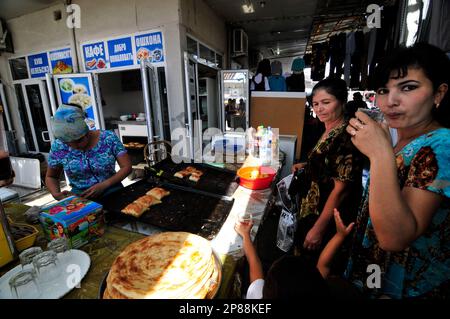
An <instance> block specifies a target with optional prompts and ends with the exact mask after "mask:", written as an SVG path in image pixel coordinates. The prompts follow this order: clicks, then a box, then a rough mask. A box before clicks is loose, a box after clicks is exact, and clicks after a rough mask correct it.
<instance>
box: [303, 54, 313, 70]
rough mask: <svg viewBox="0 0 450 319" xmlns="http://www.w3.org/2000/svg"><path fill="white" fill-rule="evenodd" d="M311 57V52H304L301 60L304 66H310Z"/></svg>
mask: <svg viewBox="0 0 450 319" xmlns="http://www.w3.org/2000/svg"><path fill="white" fill-rule="evenodd" d="M311 58H312V55H311V53H308V54H305V55H304V56H303V61H305V68H309V67H311Z"/></svg>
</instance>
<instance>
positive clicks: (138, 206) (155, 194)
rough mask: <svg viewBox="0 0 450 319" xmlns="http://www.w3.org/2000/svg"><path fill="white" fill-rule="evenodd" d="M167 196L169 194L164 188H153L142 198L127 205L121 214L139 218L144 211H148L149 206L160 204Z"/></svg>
mask: <svg viewBox="0 0 450 319" xmlns="http://www.w3.org/2000/svg"><path fill="white" fill-rule="evenodd" d="M169 194H170V192H169V191H167V190H165V189H164V188H161V187H154V188H152V189H151V190H149V191H148V192H147V193H146V194H145V195H144V196H141V197H139V198H138V199H136V200H135V201H134V202H132V203H130V204H128V205H127V206H126V207H125V208H124V209H122V210H121V212H122V213H124V214H127V215H131V216H134V217H141V215H142V214H143V213H144V212H145V211H146V210H148V209H150V206H153V205H156V204H160V203H161V199H162V198H163V197H165V196H167V195H169Z"/></svg>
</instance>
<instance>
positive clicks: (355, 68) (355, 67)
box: [350, 31, 365, 89]
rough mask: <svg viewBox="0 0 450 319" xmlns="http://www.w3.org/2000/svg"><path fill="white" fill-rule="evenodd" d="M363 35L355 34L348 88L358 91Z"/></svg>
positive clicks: (360, 33) (358, 32)
mask: <svg viewBox="0 0 450 319" xmlns="http://www.w3.org/2000/svg"><path fill="white" fill-rule="evenodd" d="M364 54H365V53H364V33H363V32H362V31H357V32H355V51H353V54H352V58H351V63H352V64H351V67H350V87H351V88H355V89H359V86H360V84H361V70H362V67H363V66H362V62H363V61H362V59H363V55H364Z"/></svg>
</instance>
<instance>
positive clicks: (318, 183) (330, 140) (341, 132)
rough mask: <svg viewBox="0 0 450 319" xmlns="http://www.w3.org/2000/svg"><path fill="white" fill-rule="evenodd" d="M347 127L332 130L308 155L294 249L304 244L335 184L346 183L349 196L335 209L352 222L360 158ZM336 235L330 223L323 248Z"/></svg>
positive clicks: (359, 188) (357, 197) (358, 188)
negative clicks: (335, 182)
mask: <svg viewBox="0 0 450 319" xmlns="http://www.w3.org/2000/svg"><path fill="white" fill-rule="evenodd" d="M347 125H348V123H347V122H345V123H343V124H342V125H340V126H338V127H336V128H335V129H333V130H332V131H331V132H330V133H329V134H328V137H327V138H326V139H325V140H323V141H319V142H318V143H317V144H316V146H315V147H314V148H313V149H312V150H311V152H310V153H309V155H308V161H307V165H306V166H305V174H304V180H302V181H301V187H300V188H301V190H300V197H301V200H300V209H299V212H298V217H297V219H298V221H299V230H298V236H297V240H296V242H297V246H298V245H302V244H303V240H304V237H305V236H306V234H307V232H308V231H309V229H310V228H311V227H312V225H313V224H314V222H315V221H316V220H317V218H318V217H319V215H320V213H321V212H322V210H323V208H324V206H325V203H326V201H327V200H328V196H329V195H330V193H331V191H332V190H333V188H334V180H338V181H342V182H347V183H348V185H347V188H348V191H349V193H348V196H346V197H345V198H344V200H343V201H342V203H341V205H340V206H339V207H338V209H339V211H340V212H341V216H342V218H343V220H344V222H346V223H349V222H351V221H354V220H355V218H356V215H357V211H358V207H359V204H360V200H361V193H362V186H361V185H362V182H361V178H362V167H363V162H364V160H363V158H364V157H363V155H362V154H361V153H360V152H359V151H358V150H357V149H356V147H355V146H354V145H353V143H352V141H351V136H350V135H349V134H348V133H347V132H346V130H345V128H346V127H347ZM335 232H336V229H335V226H334V222H330V224H329V227H328V230H327V231H326V234H325V236H324V240H322V243H323V245H325V244H326V242H327V241H328V240H329V239H330V238H331V236H333V235H334V233H335Z"/></svg>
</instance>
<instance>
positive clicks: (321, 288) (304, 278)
mask: <svg viewBox="0 0 450 319" xmlns="http://www.w3.org/2000/svg"><path fill="white" fill-rule="evenodd" d="M323 297H330V291H329V289H328V285H327V283H326V281H325V279H323V277H322V275H321V274H320V272H319V270H318V269H317V268H316V266H315V264H314V263H313V262H312V261H310V260H308V259H306V258H305V257H303V256H290V255H285V256H283V257H281V258H279V259H278V260H277V261H275V262H274V263H273V265H272V267H270V269H269V271H268V273H267V276H266V279H265V282H264V288H263V298H265V299H297V300H300V299H299V298H308V299H311V298H323Z"/></svg>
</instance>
